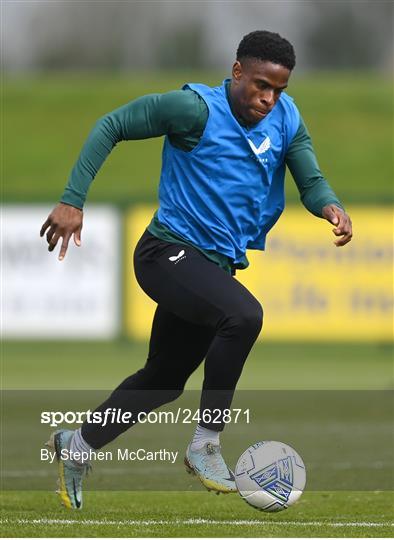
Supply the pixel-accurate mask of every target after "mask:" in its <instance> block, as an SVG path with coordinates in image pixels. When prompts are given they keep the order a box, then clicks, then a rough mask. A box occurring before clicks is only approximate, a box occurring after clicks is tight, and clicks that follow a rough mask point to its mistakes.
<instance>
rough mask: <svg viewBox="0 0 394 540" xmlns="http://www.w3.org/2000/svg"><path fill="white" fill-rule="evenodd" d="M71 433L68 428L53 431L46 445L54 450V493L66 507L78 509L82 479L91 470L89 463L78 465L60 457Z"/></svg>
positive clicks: (80, 506) (66, 447) (79, 506)
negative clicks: (55, 462)
mask: <svg viewBox="0 0 394 540" xmlns="http://www.w3.org/2000/svg"><path fill="white" fill-rule="evenodd" d="M73 434H74V432H73V431H70V430H59V431H55V432H54V433H52V435H51V437H50V439H49V441H48V442H47V443H46V446H47V447H48V448H52V449H54V450H55V452H56V458H57V463H58V474H59V478H58V481H57V483H58V490H57V491H56V493H57V494H58V495H59V496H60V499H61V502H62V504H63V505H64V506H65V507H66V508H70V509H76V510H80V509H81V508H82V479H83V478H84V476H86V475H87V474H88V472H89V471H90V470H91V465H90V464H88V463H85V464H83V465H79V464H78V463H75V462H74V461H71V460H70V459H61V451H62V450H64V449H67V450H69V448H70V439H71V437H72V436H73Z"/></svg>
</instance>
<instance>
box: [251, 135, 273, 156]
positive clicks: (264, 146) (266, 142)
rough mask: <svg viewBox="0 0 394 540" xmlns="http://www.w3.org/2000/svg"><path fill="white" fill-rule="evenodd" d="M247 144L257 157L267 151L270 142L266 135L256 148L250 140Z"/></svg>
mask: <svg viewBox="0 0 394 540" xmlns="http://www.w3.org/2000/svg"><path fill="white" fill-rule="evenodd" d="M248 143H249V145H250V147H251V149H252V150H253V152H254V153H255V154H256V156H259V155H260V154H265V153H266V152H267V150H269V149H270V148H271V140H270V138H269V137H268V135H267V137H266V138H265V139H264V140H263V142H262V143H261V144H260V146H259V147H258V148H257V147H256V146H255V145H254V143H253V141H251V140H250V139H248Z"/></svg>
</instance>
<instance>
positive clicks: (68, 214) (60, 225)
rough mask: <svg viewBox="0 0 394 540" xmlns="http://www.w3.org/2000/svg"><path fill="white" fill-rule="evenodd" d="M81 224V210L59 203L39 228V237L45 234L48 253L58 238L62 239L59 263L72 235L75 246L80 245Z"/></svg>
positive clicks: (53, 247)
mask: <svg viewBox="0 0 394 540" xmlns="http://www.w3.org/2000/svg"><path fill="white" fill-rule="evenodd" d="M82 223H83V211H82V210H80V209H79V208H75V207H74V206H70V205H69V204H65V203H59V204H58V205H57V206H55V208H54V209H53V210H52V212H51V213H50V214H49V216H48V219H47V220H46V221H45V223H44V224H43V226H42V227H41V230H40V236H44V234H45V232H46V239H47V242H48V244H49V246H48V251H53V250H54V249H55V247H56V245H57V243H58V240H59V238H62V240H63V241H62V245H61V248H60V253H59V261H62V260H63V259H64V257H65V255H66V251H67V248H68V242H69V241H70V238H71V236H72V235H74V242H75V245H77V246H80V245H81V230H82Z"/></svg>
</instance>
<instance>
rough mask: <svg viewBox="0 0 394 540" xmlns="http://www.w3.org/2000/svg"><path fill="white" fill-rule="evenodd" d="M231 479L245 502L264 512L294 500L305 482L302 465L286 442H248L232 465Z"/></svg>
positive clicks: (274, 509) (290, 503) (284, 506)
mask: <svg viewBox="0 0 394 540" xmlns="http://www.w3.org/2000/svg"><path fill="white" fill-rule="evenodd" d="M235 482H236V484H237V488H238V491H239V494H240V495H241V497H242V498H243V499H244V501H245V502H247V503H248V504H250V505H251V506H254V507H255V508H258V509H259V510H263V511H264V512H279V511H280V510H285V509H286V508H288V507H289V506H291V505H292V504H294V503H295V502H296V501H297V500H298V499H299V498H300V497H301V495H302V492H303V490H304V488H305V482H306V471H305V465H304V462H303V461H302V459H301V457H300V455H299V454H297V452H296V451H295V450H294V448H292V447H291V446H289V445H288V444H285V443H282V442H278V441H262V442H258V443H256V444H252V446H249V448H248V449H247V450H246V451H245V452H244V453H243V454H242V455H241V457H240V458H239V460H238V463H237V466H236V467H235Z"/></svg>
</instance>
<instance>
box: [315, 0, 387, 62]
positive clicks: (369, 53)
mask: <svg viewBox="0 0 394 540" xmlns="http://www.w3.org/2000/svg"><path fill="white" fill-rule="evenodd" d="M393 6H394V4H393V2H391V1H376V0H375V1H372V2H371V1H349V0H347V1H343V0H338V1H332V2H313V3H312V2H311V3H310V9H309V16H310V18H311V19H310V21H309V23H311V22H312V24H308V25H307V27H306V33H305V36H306V37H305V39H306V47H305V54H306V57H307V58H306V60H307V61H309V63H310V67H312V68H324V69H352V68H356V69H357V68H382V67H385V66H386V65H388V63H389V62H390V60H391V59H392V55H393Z"/></svg>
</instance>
